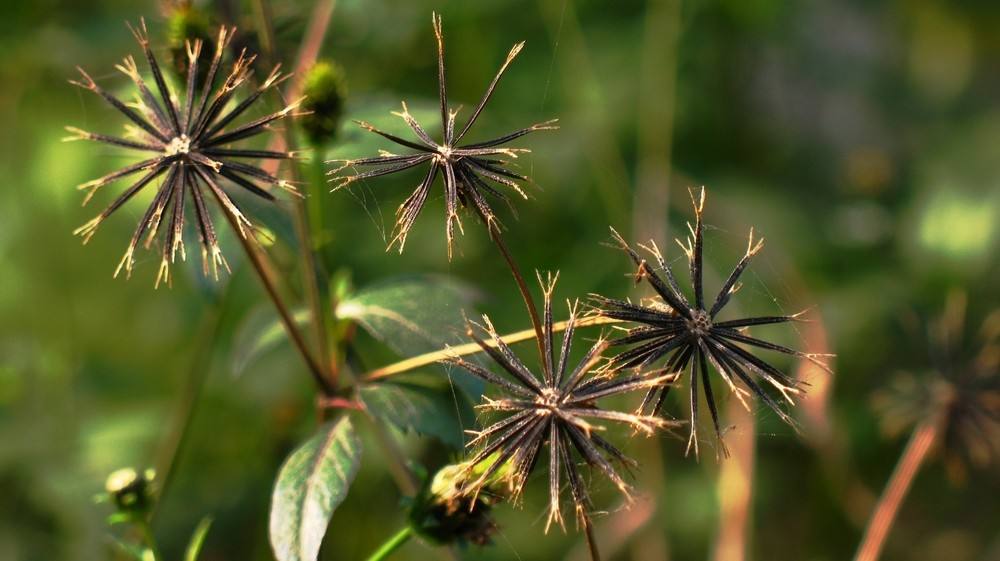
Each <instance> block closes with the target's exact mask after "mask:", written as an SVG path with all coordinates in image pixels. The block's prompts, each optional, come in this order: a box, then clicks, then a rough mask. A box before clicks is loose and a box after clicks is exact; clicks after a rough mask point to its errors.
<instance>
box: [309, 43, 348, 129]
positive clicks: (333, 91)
mask: <svg viewBox="0 0 1000 561" xmlns="http://www.w3.org/2000/svg"><path fill="white" fill-rule="evenodd" d="M302 93H303V94H304V95H305V97H306V99H305V101H303V102H302V110H303V112H304V113H305V114H304V115H303V116H302V117H301V118H300V119H299V124H300V125H301V126H302V131H303V132H304V133H305V135H306V139H307V140H308V141H309V143H310V144H312V145H313V146H317V147H318V146H326V145H327V144H329V143H331V142H333V140H334V139H335V138H336V137H337V130H338V129H339V128H340V119H341V117H342V116H343V114H344V103H345V101H346V99H347V82H346V80H345V79H344V71H343V69H342V68H341V67H340V66H339V65H338V64H336V63H334V62H330V61H321V62H317V63H316V64H315V65H313V67H312V68H310V69H309V71H308V72H306V76H305V82H304V86H303V90H302Z"/></svg>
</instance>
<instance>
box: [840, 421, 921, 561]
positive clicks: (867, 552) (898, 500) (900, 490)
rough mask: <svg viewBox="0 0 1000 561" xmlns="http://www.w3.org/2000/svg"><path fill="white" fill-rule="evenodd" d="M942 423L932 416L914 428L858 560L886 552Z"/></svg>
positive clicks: (875, 513) (860, 549)
mask: <svg viewBox="0 0 1000 561" xmlns="http://www.w3.org/2000/svg"><path fill="white" fill-rule="evenodd" d="M938 426H939V425H938V422H937V420H936V419H928V420H926V421H924V422H922V423H921V424H920V425H918V426H917V428H916V429H914V431H913V434H912V435H911V436H910V441H909V442H908V443H907V444H906V449H905V450H903V455H902V456H900V458H899V462H897V463H896V468H895V469H894V470H893V472H892V477H891V478H890V479H889V483H888V484H887V485H886V487H885V490H884V491H883V492H882V496H881V497H880V498H879V501H878V504H876V505H875V510H874V512H873V513H872V517H871V520H869V521H868V527H867V528H866V529H865V535H864V538H863V539H862V540H861V545H860V546H859V547H858V553H857V554H856V555H855V556H854V561H875V560H876V559H878V557H879V555H880V554H881V552H882V547H883V546H884V545H885V540H886V538H887V537H888V536H889V530H890V529H891V528H892V524H893V521H894V520H895V519H896V513H897V512H898V511H899V507H900V505H901V504H902V503H903V499H904V498H905V497H906V494H907V492H909V490H910V485H911V484H912V483H913V478H914V477H915V476H916V475H917V471H918V470H919V469H920V466H921V465H922V464H923V463H924V460H925V459H926V458H927V452H928V451H929V450H930V448H931V445H933V444H934V441H935V440H936V439H937V433H938Z"/></svg>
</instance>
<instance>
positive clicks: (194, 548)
mask: <svg viewBox="0 0 1000 561" xmlns="http://www.w3.org/2000/svg"><path fill="white" fill-rule="evenodd" d="M211 527H212V519H211V518H208V517H205V518H202V519H201V522H199V523H198V526H197V527H196V528H195V529H194V533H193V534H191V541H190V542H188V546H187V550H185V552H184V561H197V559H198V554H199V553H201V547H202V546H203V545H205V538H206V537H207V536H208V529H209V528H211Z"/></svg>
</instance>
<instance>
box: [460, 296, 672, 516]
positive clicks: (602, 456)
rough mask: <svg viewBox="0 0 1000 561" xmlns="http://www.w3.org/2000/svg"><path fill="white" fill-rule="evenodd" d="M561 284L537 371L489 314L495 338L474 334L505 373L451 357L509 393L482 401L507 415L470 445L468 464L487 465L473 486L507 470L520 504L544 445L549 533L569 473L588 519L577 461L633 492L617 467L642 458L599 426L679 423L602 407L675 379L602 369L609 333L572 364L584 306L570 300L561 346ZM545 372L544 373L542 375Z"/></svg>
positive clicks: (548, 302) (486, 327)
mask: <svg viewBox="0 0 1000 561" xmlns="http://www.w3.org/2000/svg"><path fill="white" fill-rule="evenodd" d="M554 285H555V279H554V278H552V277H550V279H549V283H548V284H547V285H546V284H545V283H543V285H542V287H543V293H544V296H545V301H544V310H543V312H544V317H545V318H546V321H545V325H546V327H545V328H544V329H543V339H544V340H543V341H542V345H541V349H544V351H543V352H542V356H540V357H539V358H540V361H539V362H540V364H539V366H540V368H539V369H536V370H534V371H533V370H532V369H530V368H529V367H528V366H527V365H526V364H525V363H524V362H522V361H521V359H520V358H518V357H517V356H516V355H515V354H514V352H513V351H512V350H511V349H510V348H509V347H508V346H507V344H506V343H504V342H503V340H502V339H501V338H500V337H499V335H497V332H496V330H495V329H494V328H493V325H492V323H490V320H489V318H487V317H486V316H483V325H482V326H476V327H477V329H479V330H480V331H484V332H485V333H486V334H487V335H488V336H489V338H490V339H491V341H490V342H489V343H487V342H486V341H484V340H483V339H482V338H480V337H479V336H478V335H476V333H475V330H474V329H473V326H472V325H470V336H471V337H472V339H473V340H474V341H475V342H476V343H477V344H479V346H480V347H481V348H482V349H483V351H484V352H485V353H486V354H487V355H489V357H490V358H491V359H492V360H493V361H494V362H495V363H496V364H497V365H498V366H499V367H500V368H501V369H502V370H503V375H497V374H494V373H492V372H491V371H489V370H486V369H485V368H483V367H481V366H479V365H476V364H473V363H471V362H468V361H466V360H464V359H462V358H461V357H454V358H452V359H451V360H449V361H448V362H449V363H451V364H454V365H457V366H459V367H461V368H464V369H465V370H467V371H468V372H470V373H471V374H472V375H474V376H477V377H479V378H481V379H483V380H485V381H486V382H489V383H490V384H492V385H494V386H496V387H497V388H499V389H500V390H502V392H503V394H504V397H502V398H499V399H491V398H488V397H487V398H484V402H483V404H481V405H480V406H479V409H480V410H482V411H492V412H496V413H500V414H501V415H502V417H503V418H501V419H500V420H497V421H494V422H493V423H492V424H490V425H489V426H487V427H486V428H485V429H483V430H481V431H478V432H475V433H474V435H475V436H474V438H473V439H472V440H471V441H470V442H469V443H468V446H469V447H470V448H474V449H476V452H475V453H474V454H473V456H472V458H471V459H470V460H469V461H468V462H467V464H468V466H469V468H468V469H470V470H472V469H480V470H481V475H479V476H478V477H477V478H475V479H474V480H472V482H471V483H470V484H469V489H470V491H472V492H475V491H476V490H478V489H481V488H483V487H484V486H485V485H486V484H487V483H488V482H489V481H491V480H492V479H491V478H495V477H497V476H498V475H499V474H501V473H503V472H504V471H505V472H506V473H505V474H504V475H503V476H502V479H503V480H504V481H506V482H507V486H508V489H509V492H510V494H511V497H512V499H513V500H515V501H516V500H517V499H518V497H519V496H520V495H521V492H522V491H523V489H524V485H525V483H526V481H527V479H528V475H529V474H530V473H531V471H532V470H533V469H534V467H535V464H536V462H537V461H538V457H539V451H540V450H541V448H542V447H543V445H544V446H545V448H547V450H548V455H549V518H548V523H547V524H546V530H548V528H549V527H550V526H551V525H552V524H553V523H556V524H559V525H560V526H564V522H563V517H562V510H561V508H560V495H561V493H562V486H563V485H562V482H563V477H565V478H566V481H568V483H569V489H570V493H571V496H572V500H573V504H574V511H575V512H576V514H577V516H578V517H580V518H581V519H582V518H583V517H586V516H588V512H589V511H590V498H589V494H588V492H587V489H586V486H585V485H584V483H583V481H584V479H583V477H582V476H581V474H580V473H579V470H578V466H577V460H578V459H582V460H583V462H584V463H586V464H587V465H589V466H590V467H592V468H594V469H596V470H598V471H600V472H601V473H603V474H604V476H605V477H607V478H608V479H609V480H610V481H611V482H612V483H613V484H614V485H615V486H616V487H617V488H618V489H619V490H620V491H621V492H622V493H624V494H625V495H626V496H628V492H629V486H628V484H627V483H626V482H625V479H624V478H623V477H622V476H621V475H620V474H619V471H618V467H625V468H628V467H631V466H634V465H635V462H633V461H632V460H631V459H629V458H628V457H627V456H625V455H624V453H623V452H622V451H621V450H619V449H618V448H617V447H615V446H614V445H613V444H611V442H609V441H608V440H606V439H605V438H604V437H603V436H601V435H600V434H599V433H600V432H601V430H600V429H601V428H602V427H601V426H600V425H599V424H596V423H600V422H602V421H603V422H610V423H619V424H623V425H626V426H629V427H631V428H633V429H634V430H636V431H639V432H643V433H645V434H652V433H653V432H654V431H656V430H660V429H665V428H669V427H673V426H678V425H679V424H680V423H677V422H673V421H666V420H664V419H661V418H659V417H655V416H651V415H642V414H634V413H623V412H619V411H614V410H609V409H603V408H601V407H600V406H599V405H598V401H599V400H601V399H602V398H605V397H610V396H614V395H622V394H626V393H630V392H634V391H639V390H649V389H650V388H654V387H662V386H667V385H669V384H670V383H672V381H673V379H674V376H673V375H672V374H668V375H663V374H662V373H653V374H648V375H647V374H631V375H628V376H618V375H617V373H611V372H607V371H604V372H595V370H594V367H595V366H596V365H597V363H598V362H599V361H600V360H601V353H602V352H603V351H604V349H605V348H606V347H607V342H606V341H605V340H604V339H603V338H599V339H598V340H597V342H596V343H595V344H594V345H593V346H592V347H590V350H589V351H588V352H587V353H586V354H585V355H584V357H583V359H582V360H581V361H580V362H579V363H578V364H577V365H576V366H575V367H574V368H570V365H569V363H568V357H569V355H570V351H571V346H572V342H573V335H574V331H575V326H576V321H577V312H576V310H577V306H576V304H569V320H568V323H567V326H566V331H565V333H564V334H563V340H562V344H561V345H560V346H559V347H556V346H555V341H554V338H553V329H552V322H551V318H552V292H553V289H554ZM539 371H540V372H541V374H537V372H539ZM615 464H617V466H616V465H615Z"/></svg>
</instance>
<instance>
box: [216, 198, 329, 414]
mask: <svg viewBox="0 0 1000 561" xmlns="http://www.w3.org/2000/svg"><path fill="white" fill-rule="evenodd" d="M223 214H225V215H226V219H227V220H229V223H230V224H232V226H233V231H235V232H236V238H237V239H238V240H240V244H241V245H242V246H243V251H244V252H246V254H247V257H249V258H250V263H251V264H252V265H253V270H254V272H255V273H257V278H259V279H260V282H261V284H263V285H264V290H265V292H267V296H268V298H270V299H271V303H272V304H274V307H275V309H276V310H277V311H278V315H279V316H280V317H281V324H282V325H283V326H284V327H285V332H287V333H288V338H289V339H291V340H292V343H293V344H294V345H295V348H296V349H297V350H298V351H299V354H300V355H302V360H304V361H305V363H306V366H307V367H308V369H309V373H310V374H311V375H312V377H313V381H315V382H316V385H317V386H318V387H319V389H320V391H321V392H322V393H323V394H324V395H333V394H334V390H335V389H334V387H333V386H332V385H331V384H330V381H329V380H328V379H327V378H326V377H325V376H324V375H323V370H322V369H321V368H320V366H319V363H317V362H316V359H315V358H313V355H312V353H311V352H310V351H309V347H308V346H307V345H306V341H305V338H304V337H303V336H302V332H301V331H299V328H298V326H297V325H295V318H293V317H292V314H291V312H290V311H289V310H288V307H287V306H286V305H285V303H284V302H283V301H282V299H281V295H280V294H278V288H277V286H276V285H275V283H274V278H273V275H272V273H271V266H270V263H269V262H268V261H267V258H266V257H265V256H264V255H263V253H262V252H261V251H260V249H259V248H258V247H257V246H256V245H255V244H254V242H253V241H251V240H249V239H247V238H245V237H243V236H241V235H240V234H239V231H240V229H239V226H238V225H237V224H236V220H235V219H234V218H233V217H232V216H230V215H229V213H228V212H226V213H223Z"/></svg>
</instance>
